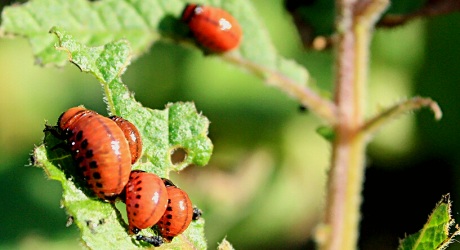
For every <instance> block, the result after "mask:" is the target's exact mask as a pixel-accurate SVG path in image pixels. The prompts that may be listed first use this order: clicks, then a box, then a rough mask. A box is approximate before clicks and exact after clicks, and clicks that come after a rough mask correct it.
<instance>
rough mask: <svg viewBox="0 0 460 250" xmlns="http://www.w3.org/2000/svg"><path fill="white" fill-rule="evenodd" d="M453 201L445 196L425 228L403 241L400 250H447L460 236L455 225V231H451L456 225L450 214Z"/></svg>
mask: <svg viewBox="0 0 460 250" xmlns="http://www.w3.org/2000/svg"><path fill="white" fill-rule="evenodd" d="M450 206H451V201H450V198H449V195H445V196H444V197H443V198H442V200H441V201H440V202H439V203H438V204H437V205H436V207H435V209H434V210H433V212H432V213H431V215H430V216H429V217H428V221H427V222H426V224H425V225H424V226H423V228H422V229H421V230H420V231H418V232H417V233H415V234H412V235H409V236H407V237H406V238H404V239H403V240H401V242H400V245H399V248H398V249H399V250H416V249H417V250H425V249H426V250H433V249H445V248H446V247H447V246H448V245H449V244H450V243H452V242H453V238H454V237H455V236H457V235H458V234H460V231H459V228H458V226H457V225H455V228H454V231H453V232H450V231H449V229H450V228H451V227H452V225H454V224H455V222H454V219H452V217H451V212H450Z"/></svg>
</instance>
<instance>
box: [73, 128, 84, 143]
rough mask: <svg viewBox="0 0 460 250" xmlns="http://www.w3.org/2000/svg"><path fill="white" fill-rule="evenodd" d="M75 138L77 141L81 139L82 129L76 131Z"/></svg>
mask: <svg viewBox="0 0 460 250" xmlns="http://www.w3.org/2000/svg"><path fill="white" fill-rule="evenodd" d="M75 139H76V140H77V141H80V140H81V139H83V130H80V131H78V133H77V136H75Z"/></svg>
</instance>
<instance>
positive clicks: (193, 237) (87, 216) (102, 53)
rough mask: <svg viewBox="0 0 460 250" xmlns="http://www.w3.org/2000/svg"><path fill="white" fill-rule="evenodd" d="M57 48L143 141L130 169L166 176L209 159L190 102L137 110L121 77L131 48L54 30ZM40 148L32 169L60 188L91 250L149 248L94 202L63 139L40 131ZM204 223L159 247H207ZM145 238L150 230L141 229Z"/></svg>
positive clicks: (202, 126) (203, 130)
mask: <svg viewBox="0 0 460 250" xmlns="http://www.w3.org/2000/svg"><path fill="white" fill-rule="evenodd" d="M52 32H53V33H54V34H55V35H56V37H57V38H58V41H59V42H58V44H59V47H58V49H59V50H60V51H61V53H63V54H64V55H67V56H68V58H69V59H70V61H71V62H72V63H74V64H75V65H76V66H78V67H79V68H80V69H81V70H82V71H84V72H88V73H91V74H93V75H94V76H95V77H96V78H97V79H99V81H100V82H101V84H102V86H103V89H104V92H105V100H106V101H107V104H108V108H109V110H110V114H112V115H118V116H122V117H124V118H126V119H128V120H129V121H131V122H132V123H133V124H134V125H136V127H137V128H138V130H139V132H140V134H141V138H142V142H143V156H142V157H141V159H140V160H139V161H138V163H136V164H135V166H134V167H133V168H135V169H142V170H144V171H147V172H153V173H156V174H158V175H159V176H161V177H166V178H167V177H168V176H169V172H170V171H179V170H181V169H183V168H185V167H186V166H188V165H190V164H194V165H198V166H203V165H205V164H207V162H208V161H209V159H210V157H211V153H212V149H213V145H212V143H211V140H210V139H209V138H208V137H207V133H208V126H209V121H208V120H207V118H206V117H204V116H202V115H201V114H199V113H198V112H197V111H196V109H195V106H194V105H193V103H171V104H168V105H167V106H166V108H165V109H164V110H151V109H148V108H145V107H142V105H141V104H140V103H138V102H137V101H136V100H135V99H134V97H133V95H132V93H131V92H129V90H128V88H127V87H126V86H125V85H123V83H122V82H121V79H120V76H121V74H122V73H123V72H124V70H125V69H126V66H127V65H128V64H129V62H130V61H129V58H130V54H131V53H130V47H129V46H128V43H127V42H126V41H124V40H121V41H114V42H110V43H108V44H106V45H104V46H100V47H87V46H85V45H83V44H81V43H79V42H77V41H75V40H73V38H72V37H71V36H70V35H67V34H66V33H65V32H63V31H62V30H60V29H58V28H53V29H52ZM45 131H46V132H45V139H44V145H41V146H39V147H37V148H36V149H35V150H34V165H37V166H40V167H42V168H43V169H44V170H45V172H46V173H47V175H48V176H49V178H50V179H54V180H58V181H60V182H61V184H62V187H63V190H64V192H63V197H62V204H63V206H64V207H65V208H66V210H67V213H68V214H69V216H70V218H72V221H73V222H74V223H75V224H76V225H77V226H78V227H79V229H80V230H81V234H82V241H83V242H84V244H85V245H86V246H87V247H89V248H91V249H135V248H138V247H142V246H147V247H148V246H149V245H148V244H145V243H139V242H138V241H136V240H134V239H133V238H132V236H129V235H128V233H127V225H126V223H125V221H124V220H123V218H122V216H121V214H120V212H119V211H118V210H117V208H116V207H115V206H114V205H113V204H110V203H105V202H103V201H101V200H98V199H97V198H95V196H94V194H93V193H92V191H91V190H88V189H87V188H86V187H85V184H84V183H83V182H82V180H81V178H79V177H78V175H77V173H76V168H77V167H76V166H75V163H74V161H73V160H72V158H71V156H70V154H69V152H68V151H66V150H64V149H62V148H61V147H60V146H59V145H61V144H62V141H60V140H59V139H57V138H56V137H55V136H54V135H53V134H52V133H51V132H49V129H48V130H45ZM178 149H182V151H183V152H184V153H185V156H184V157H183V158H182V159H180V161H176V162H172V159H171V154H172V153H173V152H175V151H178ZM203 227H204V220H203V219H199V220H197V221H194V222H192V224H191V225H190V226H189V228H188V229H187V230H186V231H185V232H184V233H183V234H181V235H179V236H177V237H175V238H174V240H173V241H172V242H171V243H168V244H165V245H164V246H163V247H164V248H167V249H183V248H184V247H186V248H195V249H204V248H206V240H205V239H204V231H203V230H204V229H203ZM141 233H142V234H144V235H150V234H151V233H153V231H152V230H143V232H141Z"/></svg>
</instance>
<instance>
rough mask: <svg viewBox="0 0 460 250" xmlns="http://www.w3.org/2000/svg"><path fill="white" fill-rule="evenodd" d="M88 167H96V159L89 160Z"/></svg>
mask: <svg viewBox="0 0 460 250" xmlns="http://www.w3.org/2000/svg"><path fill="white" fill-rule="evenodd" d="M89 168H92V169H94V168H97V162H96V161H91V162H90V163H89Z"/></svg>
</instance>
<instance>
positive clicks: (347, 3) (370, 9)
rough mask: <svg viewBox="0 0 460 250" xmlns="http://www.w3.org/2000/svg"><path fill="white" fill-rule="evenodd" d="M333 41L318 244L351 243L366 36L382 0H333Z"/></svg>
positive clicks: (355, 228)
mask: <svg viewBox="0 0 460 250" xmlns="http://www.w3.org/2000/svg"><path fill="white" fill-rule="evenodd" d="M336 5H337V10H338V12H337V15H338V20H337V21H338V43H337V53H338V54H337V75H336V89H335V103H336V105H337V109H338V115H339V117H338V123H337V125H336V126H335V132H336V137H335V138H336V139H335V141H334V143H333V153H332V165H331V169H330V172H329V182H328V191H327V197H328V198H327V204H326V214H325V219H324V226H323V229H325V231H324V232H325V234H324V235H323V237H322V238H321V237H318V239H317V240H318V243H319V246H320V249H324V250H335V249H341V250H342V249H343V250H352V249H356V248H357V242H358V235H359V221H360V212H359V211H360V205H361V191H362V184H363V179H364V178H363V177H364V165H365V148H366V138H365V136H363V134H362V133H361V131H360V128H361V127H362V124H363V121H364V108H365V99H366V98H365V97H366V84H367V73H368V58H369V42H370V37H371V33H372V28H373V25H374V22H375V20H376V19H377V17H379V16H380V14H381V13H382V12H383V10H384V9H385V8H386V6H387V5H388V1H387V0H374V1H369V0H361V1H357V0H337V2H336Z"/></svg>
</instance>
